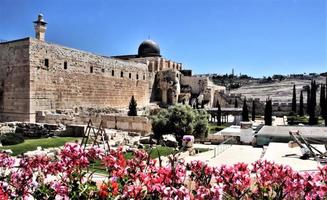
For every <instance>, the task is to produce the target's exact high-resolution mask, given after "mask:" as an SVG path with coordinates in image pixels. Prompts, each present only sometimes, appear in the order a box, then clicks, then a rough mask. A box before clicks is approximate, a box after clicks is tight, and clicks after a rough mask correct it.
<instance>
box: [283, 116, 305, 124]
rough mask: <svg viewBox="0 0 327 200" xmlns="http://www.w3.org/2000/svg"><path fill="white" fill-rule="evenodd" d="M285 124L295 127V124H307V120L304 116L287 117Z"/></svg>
mask: <svg viewBox="0 0 327 200" xmlns="http://www.w3.org/2000/svg"><path fill="white" fill-rule="evenodd" d="M287 122H288V124H289V125H297V124H308V123H309V118H307V117H306V116H299V115H296V116H294V115H293V116H287Z"/></svg>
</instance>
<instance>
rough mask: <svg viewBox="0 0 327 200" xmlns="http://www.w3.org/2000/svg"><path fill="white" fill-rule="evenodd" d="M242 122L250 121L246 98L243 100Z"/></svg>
mask: <svg viewBox="0 0 327 200" xmlns="http://www.w3.org/2000/svg"><path fill="white" fill-rule="evenodd" d="M242 121H244V122H248V121H250V120H249V110H248V105H247V104H246V98H244V100H243V109H242Z"/></svg>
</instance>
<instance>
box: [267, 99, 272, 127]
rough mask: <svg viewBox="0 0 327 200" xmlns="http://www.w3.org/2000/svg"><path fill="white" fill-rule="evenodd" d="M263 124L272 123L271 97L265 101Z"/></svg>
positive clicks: (269, 124)
mask: <svg viewBox="0 0 327 200" xmlns="http://www.w3.org/2000/svg"><path fill="white" fill-rule="evenodd" d="M265 125H268V126H271V125H272V103H271V99H268V100H267V101H266V107H265Z"/></svg>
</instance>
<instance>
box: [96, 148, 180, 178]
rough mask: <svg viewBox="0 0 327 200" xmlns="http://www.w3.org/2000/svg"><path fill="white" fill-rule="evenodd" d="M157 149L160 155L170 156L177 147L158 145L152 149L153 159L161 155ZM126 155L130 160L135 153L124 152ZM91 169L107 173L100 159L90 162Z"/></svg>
mask: <svg viewBox="0 0 327 200" xmlns="http://www.w3.org/2000/svg"><path fill="white" fill-rule="evenodd" d="M157 149H158V150H159V153H160V156H168V155H170V154H172V153H174V151H175V148H172V147H163V146H158V147H156V148H154V149H152V151H151V153H150V157H151V159H155V158H158V157H159V155H158V151H157ZM146 151H147V152H148V150H146ZM124 157H125V159H126V160H130V159H132V158H133V153H132V152H127V153H125V154H124ZM90 170H91V171H92V172H96V173H101V174H106V173H107V171H106V168H105V167H104V165H103V164H102V163H101V161H100V160H95V162H94V163H92V164H90Z"/></svg>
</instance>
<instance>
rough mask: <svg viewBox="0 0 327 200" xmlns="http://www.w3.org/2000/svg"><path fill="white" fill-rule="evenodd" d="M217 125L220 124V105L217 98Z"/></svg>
mask: <svg viewBox="0 0 327 200" xmlns="http://www.w3.org/2000/svg"><path fill="white" fill-rule="evenodd" d="M217 125H218V126H221V107H220V103H219V101H218V100H217Z"/></svg>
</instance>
